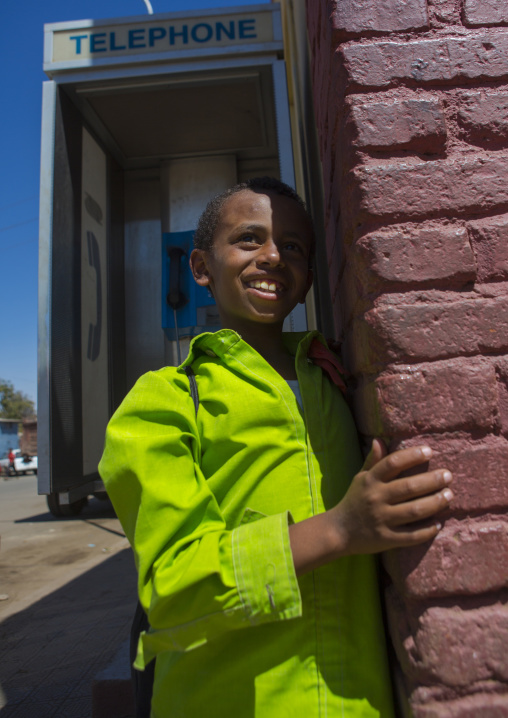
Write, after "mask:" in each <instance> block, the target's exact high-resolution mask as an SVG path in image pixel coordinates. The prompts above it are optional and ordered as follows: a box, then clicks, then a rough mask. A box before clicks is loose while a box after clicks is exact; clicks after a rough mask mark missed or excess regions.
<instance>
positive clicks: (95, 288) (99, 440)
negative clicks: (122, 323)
mask: <svg viewBox="0 0 508 718" xmlns="http://www.w3.org/2000/svg"><path fill="white" fill-rule="evenodd" d="M107 229H108V211H107V159H106V153H105V152H104V151H103V150H102V148H101V147H100V146H99V145H98V144H97V142H96V141H95V140H94V139H93V137H92V136H91V135H90V133H89V132H88V131H87V130H86V129H83V144H82V187H81V272H80V274H81V367H82V382H81V407H82V428H83V436H82V442H83V476H89V475H94V474H96V473H97V465H98V463H99V461H100V458H101V455H102V450H103V448H104V433H105V431H106V425H107V422H108V420H109V371H108V311H107V306H108V291H107V274H108V262H107V254H108V252H107V239H108V238H107Z"/></svg>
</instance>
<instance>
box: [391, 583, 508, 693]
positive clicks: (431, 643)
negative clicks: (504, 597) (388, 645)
mask: <svg viewBox="0 0 508 718" xmlns="http://www.w3.org/2000/svg"><path fill="white" fill-rule="evenodd" d="M393 599H394V595H393V594H391V595H390V601H389V603H388V616H389V620H390V627H391V634H392V639H393V640H394V643H395V647H396V649H397V653H398V656H399V660H401V662H402V665H403V668H404V669H405V672H406V673H407V674H409V676H410V678H411V679H412V680H413V681H417V682H419V683H426V684H427V685H428V684H432V683H436V682H437V683H440V684H444V685H445V686H448V687H449V688H453V689H456V690H464V689H468V688H469V687H470V686H471V684H473V683H476V682H478V681H497V682H502V681H506V680H507V679H508V652H507V651H506V646H507V645H508V643H507V642H508V607H507V606H506V605H503V604H501V603H496V604H494V605H490V606H484V607H481V608H470V609H462V608H459V607H458V606H454V607H453V608H441V607H431V608H428V609H427V610H426V611H424V612H423V613H422V614H420V615H417V616H415V617H411V616H407V615H403V613H401V611H400V608H399V606H398V605H397V603H396V601H395V600H393Z"/></svg>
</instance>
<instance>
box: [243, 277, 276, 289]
mask: <svg viewBox="0 0 508 718" xmlns="http://www.w3.org/2000/svg"><path fill="white" fill-rule="evenodd" d="M249 285H250V286H251V287H253V288H254V289H263V290H264V291H265V292H276V291H277V285H276V284H275V283H274V282H270V283H268V282H267V281H266V280H264V279H263V281H261V280H259V279H255V280H254V281H253V282H249Z"/></svg>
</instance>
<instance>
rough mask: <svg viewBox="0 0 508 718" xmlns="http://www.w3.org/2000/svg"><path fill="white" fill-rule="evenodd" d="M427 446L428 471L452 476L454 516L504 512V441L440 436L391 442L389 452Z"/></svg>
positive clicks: (507, 503) (507, 454) (507, 458)
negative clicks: (429, 454)
mask: <svg viewBox="0 0 508 718" xmlns="http://www.w3.org/2000/svg"><path fill="white" fill-rule="evenodd" d="M421 444H427V445H428V446H430V447H431V448H432V449H433V452H434V455H433V457H432V459H431V461H430V462H429V464H428V466H429V471H431V470H433V469H438V468H441V467H447V468H449V469H450V471H451V472H452V473H453V486H452V489H453V493H454V499H453V504H452V510H453V512H454V513H456V512H461V511H466V512H471V511H484V512H487V511H505V510H506V507H508V481H507V480H506V477H507V476H508V441H506V439H504V438H502V437H499V436H493V435H490V436H487V437H485V438H484V439H482V440H478V441H474V440H473V439H472V438H471V437H469V436H467V435H465V436H464V437H463V438H453V435H452V436H446V435H445V436H443V435H442V434H438V435H431V436H418V437H415V438H413V439H408V440H403V441H394V442H392V444H391V445H390V447H389V448H390V451H395V450H396V449H404V448H406V447H409V446H417V445H418V446H419V445H421Z"/></svg>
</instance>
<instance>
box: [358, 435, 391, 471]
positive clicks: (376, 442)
mask: <svg viewBox="0 0 508 718" xmlns="http://www.w3.org/2000/svg"><path fill="white" fill-rule="evenodd" d="M386 454H387V451H386V446H385V445H384V443H383V442H382V441H381V439H372V446H371V448H370V451H369V453H368V454H367V457H366V459H365V461H364V462H363V466H362V471H369V469H371V468H372V467H373V466H374V465H375V464H377V463H378V461H381V459H382V458H383V457H385V456H386Z"/></svg>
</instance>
